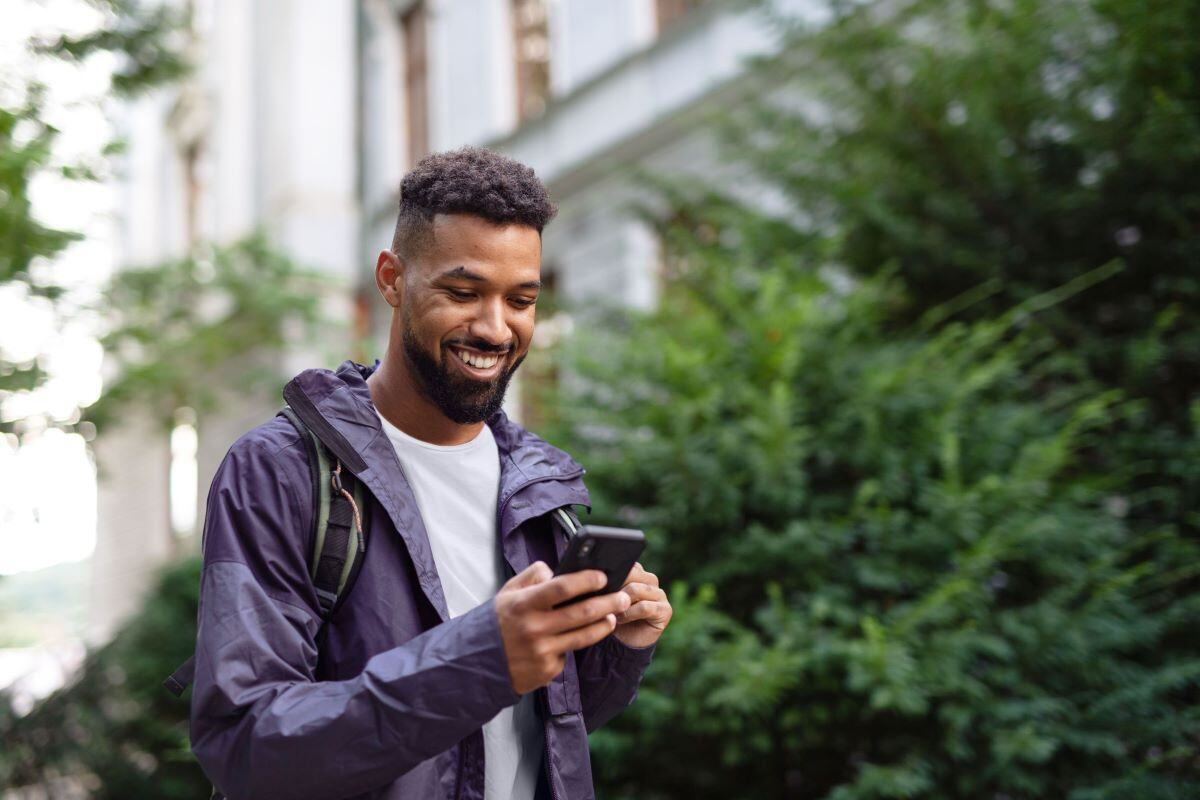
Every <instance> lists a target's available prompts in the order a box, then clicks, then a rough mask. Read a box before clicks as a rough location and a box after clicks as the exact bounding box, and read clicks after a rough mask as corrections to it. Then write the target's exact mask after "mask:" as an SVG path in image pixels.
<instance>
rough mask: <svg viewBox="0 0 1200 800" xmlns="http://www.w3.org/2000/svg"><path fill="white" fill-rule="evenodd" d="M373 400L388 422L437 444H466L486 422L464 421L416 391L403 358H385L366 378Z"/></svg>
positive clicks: (417, 437)
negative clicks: (457, 420)
mask: <svg viewBox="0 0 1200 800" xmlns="http://www.w3.org/2000/svg"><path fill="white" fill-rule="evenodd" d="M367 388H368V389H369V390H370V391H371V402H373V403H374V404H375V408H376V409H377V410H378V411H379V414H380V415H381V416H382V417H383V418H384V419H386V420H387V421H388V422H390V423H392V424H393V425H395V426H396V427H397V428H399V429H400V430H402V431H404V432H405V433H407V434H408V435H409V436H411V437H413V438H414V439H420V440H421V441H423V442H428V443H430V444H436V445H442V446H446V445H455V444H465V443H467V442H469V441H471V440H472V439H474V438H475V437H476V436H478V435H479V431H480V430H481V429H482V428H483V425H484V423H482V422H476V423H473V424H470V425H461V424H459V423H457V422H455V421H454V420H452V419H450V418H449V417H447V416H446V415H445V414H443V413H442V410H441V409H440V408H438V407H437V406H436V405H434V404H433V403H432V402H430V401H429V399H428V398H426V397H425V396H424V395H422V394H421V393H420V392H419V391H417V385H416V383H415V381H414V380H413V378H412V375H411V374H410V373H409V371H408V368H407V365H406V364H404V363H403V362H402V361H401V363H399V364H395V363H392V362H391V360H390V359H388V358H386V357H385V358H384V360H383V361H382V362H380V364H379V369H377V370H375V372H374V373H372V374H371V376H370V377H368V378H367Z"/></svg>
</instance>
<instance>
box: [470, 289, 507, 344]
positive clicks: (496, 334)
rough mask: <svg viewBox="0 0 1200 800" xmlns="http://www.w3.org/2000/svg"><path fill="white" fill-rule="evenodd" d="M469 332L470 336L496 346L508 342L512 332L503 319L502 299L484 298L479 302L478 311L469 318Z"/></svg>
mask: <svg viewBox="0 0 1200 800" xmlns="http://www.w3.org/2000/svg"><path fill="white" fill-rule="evenodd" d="M470 332H471V335H472V336H475V337H477V338H479V339H482V340H483V341H485V342H487V343H488V344H492V345H495V346H497V347H500V346H503V345H506V344H508V343H509V342H510V341H511V340H512V334H511V331H510V330H509V328H508V323H507V322H506V321H505V319H504V303H503V301H502V300H486V301H484V302H483V303H480V304H479V313H478V314H476V315H475V319H473V320H471V326H470Z"/></svg>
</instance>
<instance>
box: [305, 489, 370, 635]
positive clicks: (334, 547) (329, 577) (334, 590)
mask: <svg viewBox="0 0 1200 800" xmlns="http://www.w3.org/2000/svg"><path fill="white" fill-rule="evenodd" d="M352 535H354V509H353V508H352V507H351V505H350V501H349V500H347V499H346V498H345V496H344V495H342V494H341V493H340V492H334V493H333V495H332V496H331V497H330V498H329V521H328V522H327V523H326V525H325V546H324V547H323V548H322V549H321V556H320V560H318V561H317V573H316V576H315V577H314V578H313V585H314V586H316V587H317V599H318V601H319V602H320V604H321V613H322V616H323V617H324V618H325V619H328V618H329V615H330V614H332V613H333V608H334V606H335V605H336V604H337V601H338V583H339V582H340V581H341V579H342V570H343V569H344V568H345V566H346V551H347V550H348V549H349V547H350V537H351V536H352ZM358 557H359V558H361V553H360V554H359V555H358ZM348 588H349V587H344V588H343V590H342V594H345V592H346V589H348Z"/></svg>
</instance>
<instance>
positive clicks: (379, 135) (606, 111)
mask: <svg viewBox="0 0 1200 800" xmlns="http://www.w3.org/2000/svg"><path fill="white" fill-rule="evenodd" d="M758 5H760V4H758ZM769 5H770V6H771V7H772V8H773V9H774V10H776V11H780V10H782V11H784V12H785V13H794V12H803V11H804V10H805V8H806V7H808V6H812V5H815V3H814V2H812V0H776V2H774V3H771V4H769ZM193 9H194V13H195V28H196V40H195V44H194V50H195V52H194V55H195V61H196V63H197V64H198V70H197V71H196V73H195V74H194V75H193V76H192V77H191V78H189V79H188V80H187V81H186V82H184V83H183V84H182V85H180V86H178V87H174V88H172V89H169V90H164V91H162V92H160V93H158V94H157V95H155V96H153V97H149V98H147V99H145V100H143V101H140V102H138V103H137V104H136V105H134V106H132V107H129V108H127V109H125V110H124V111H123V112H122V115H121V118H122V120H123V123H122V127H123V133H124V135H125V138H126V139H127V140H128V141H129V143H130V146H129V148H128V152H129V154H130V156H129V158H128V163H127V164H126V168H125V170H124V173H123V180H122V183H121V186H120V191H121V192H122V203H121V207H122V208H123V210H124V213H123V216H122V219H121V221H120V235H119V237H118V239H119V241H120V243H121V252H120V253H119V257H118V262H119V263H122V262H123V263H149V262H155V261H160V260H164V259H167V258H173V257H178V256H179V255H181V254H183V253H185V252H187V251H188V249H189V248H191V247H194V246H195V245H196V244H197V242H202V241H208V242H216V243H228V242H230V241H233V240H236V239H237V238H239V237H242V236H244V235H246V234H248V233H250V232H252V231H254V230H260V229H261V230H264V231H266V232H267V234H268V235H269V237H270V238H271V240H272V241H273V243H274V244H275V245H276V246H277V247H279V248H280V249H282V250H283V251H284V252H286V253H288V254H289V255H291V256H292V257H293V258H294V259H295V260H296V261H297V262H299V263H302V264H305V265H309V266H314V267H317V268H319V269H321V270H322V271H324V272H325V273H327V274H328V275H330V276H332V277H334V278H335V279H336V283H337V285H338V286H340V287H341V288H340V289H339V290H338V291H337V292H336V293H335V294H334V296H332V297H330V298H329V303H330V308H331V309H332V310H333V312H334V313H337V314H339V315H341V316H342V318H347V319H351V320H352V321H353V324H352V325H351V326H350V327H349V330H351V331H359V332H361V333H365V334H366V336H367V337H368V338H369V340H370V341H372V342H373V344H374V346H375V347H377V348H379V350H378V351H377V352H376V353H373V354H371V355H377V354H381V353H382V347H383V345H384V342H385V337H386V332H387V326H388V322H389V316H388V314H387V311H388V309H387V308H386V307H385V306H383V304H382V302H381V301H379V300H378V298H377V297H376V295H375V288H374V280H373V267H374V263H375V257H376V254H377V253H378V252H379V250H380V249H383V248H385V247H387V246H388V245H389V244H390V242H391V238H392V228H393V226H394V223H395V213H396V203H397V191H398V187H399V182H400V178H401V177H402V176H403V174H404V173H405V171H407V169H408V168H409V167H410V166H411V165H412V164H413V163H415V161H416V160H417V159H419V158H420V157H421V156H422V155H424V154H425V153H428V152H432V151H438V150H446V149H451V148H455V147H459V146H462V145H465V144H474V145H481V146H485V147H490V148H494V149H497V150H500V151H502V152H506V153H508V154H510V155H512V156H513V157H515V158H517V159H519V160H521V161H523V162H524V163H526V164H529V165H530V166H532V167H533V168H534V169H535V170H536V171H537V173H538V174H539V176H541V178H542V179H543V181H545V182H546V184H547V185H548V186H549V188H550V191H551V195H552V197H553V198H554V200H555V201H556V202H557V203H558V205H559V209H560V212H559V216H558V218H557V220H556V221H554V222H553V223H552V224H551V225H550V226H549V227H548V228H547V230H546V233H545V237H544V252H543V272H544V278H545V280H546V282H547V284H548V285H549V286H550V287H552V288H553V291H554V292H555V293H556V295H557V296H558V299H559V300H560V301H561V302H562V304H564V305H566V306H567V307H569V306H570V305H571V304H573V303H583V302H587V303H589V304H594V303H596V302H607V303H614V304H620V305H624V306H632V307H638V308H648V307H651V306H653V304H654V303H655V301H656V298H657V294H658V290H659V263H660V260H661V257H660V248H659V242H658V241H657V239H656V237H655V235H654V233H653V232H652V231H651V230H650V229H649V228H648V227H647V226H645V225H644V224H642V223H640V222H639V221H638V220H637V219H636V218H635V216H634V215H633V214H632V213H630V207H629V204H630V202H631V201H633V200H635V199H636V198H638V197H639V195H640V193H641V189H640V188H639V182H638V180H637V179H635V178H633V177H631V175H632V173H631V171H630V167H631V166H636V167H638V168H641V169H646V170H650V171H654V172H660V173H674V174H679V173H693V174H698V175H702V176H712V175H715V174H718V173H719V172H720V171H721V169H722V167H721V164H720V159H719V158H718V157H717V154H716V147H715V143H714V137H713V134H712V131H711V129H710V127H709V126H708V125H707V124H706V119H707V117H708V116H709V115H710V114H711V112H712V111H713V110H714V109H716V108H718V107H721V106H722V105H725V104H727V103H728V102H729V101H730V100H731V99H733V98H736V96H737V94H738V92H739V91H740V88H739V87H740V86H741V82H742V81H744V80H745V74H746V66H745V61H746V59H747V58H748V57H749V56H753V55H759V54H763V53H766V52H769V51H771V50H772V48H774V47H775V46H776V44H775V41H776V36H775V31H774V28H773V26H772V24H771V23H770V21H769V19H768V17H767V15H766V14H765V13H764V11H763V9H762V8H760V7H757V5H756V6H755V7H751V8H747V7H743V6H740V5H736V4H731V3H722V2H718V0H709V1H708V2H705V0H356V2H338V3H331V2H328V0H254V2H245V0H193ZM543 327H544V329H545V330H546V331H551V330H552V329H553V327H554V326H550V325H546V326H543ZM542 330H543V328H539V334H540V332H541V331H542ZM346 338H347V341H346V342H344V343H343V344H344V345H345V350H346V352H347V353H349V351H350V348H351V342H350V341H349V338H350V337H349V336H347V337H346ZM331 344H333V345H336V344H337V343H331ZM535 344H537V341H536V340H535ZM334 349H337V348H336V347H334ZM313 358H314V356H313V354H312V353H309V352H304V351H302V350H301V349H297V350H296V351H295V352H293V353H292V354H290V355H289V357H288V358H287V361H288V362H289V363H288V364H287V365H284V369H283V370H281V371H282V372H283V373H290V372H295V371H298V370H299V369H301V368H303V367H304V366H310V365H312V362H313ZM325 366H331V365H330V364H325ZM519 396H520V391H519V387H514V389H513V390H512V391H511V392H510V413H513V414H514V415H515V416H517V417H518V418H520V417H521V413H522V409H521V407H520V403H519ZM278 402H279V400H278V398H277V397H257V396H255V397H247V396H244V395H242V394H239V393H238V392H237V391H236V388H235V387H230V389H229V390H228V402H227V403H226V404H224V405H223V407H222V409H221V410H220V413H217V414H211V415H206V416H202V417H201V418H199V419H196V420H194V424H195V431H196V433H197V436H196V438H195V446H194V447H192V448H187V449H186V451H181V450H180V448H179V447H178V446H177V447H176V449H175V452H174V453H173V452H172V449H171V444H170V439H169V437H167V436H166V435H165V433H164V432H162V431H158V430H149V429H146V428H142V427H139V426H138V424H137V423H136V422H135V421H131V422H129V423H126V427H125V428H123V429H121V430H115V431H107V432H105V433H104V434H103V435H102V436H101V437H100V439H99V440H98V441H97V443H96V454H97V459H98V462H99V464H100V471H101V484H100V487H99V504H100V507H99V530H98V536H97V547H96V552H95V556H94V558H93V564H94V566H93V598H92V599H93V602H92V604H91V608H92V609H93V620H92V625H91V627H92V631H93V634H92V637H93V639H94V640H103V639H104V638H107V636H108V635H109V634H110V633H111V632H112V630H113V629H114V626H115V625H116V624H118V623H119V622H120V620H121V619H123V618H124V617H125V616H126V615H128V614H129V613H130V612H131V611H133V610H134V609H135V608H136V607H137V605H138V603H139V601H140V598H141V596H142V595H143V594H144V592H145V590H146V588H147V586H148V583H149V580H150V577H151V576H152V574H153V572H154V570H155V569H156V568H157V567H158V566H160V565H161V564H162V563H163V562H164V561H166V560H168V559H170V558H172V557H174V556H176V555H178V554H180V553H183V552H187V551H189V550H193V549H195V548H196V547H197V546H198V544H197V539H198V537H197V536H196V535H195V533H194V532H195V530H196V529H197V528H198V526H199V525H200V523H201V520H200V514H201V513H202V508H198V509H197V512H198V513H196V514H194V515H188V514H184V515H183V518H184V519H185V520H188V519H190V518H191V517H193V516H194V517H195V521H194V522H190V523H189V522H186V521H185V522H182V523H181V522H179V521H178V520H179V519H180V514H179V513H178V505H179V503H180V502H184V503H185V504H189V503H190V504H192V505H195V506H198V507H202V505H203V503H204V499H205V496H206V494H207V487H208V483H209V481H210V480H211V478H212V475H213V473H214V471H215V469H216V467H217V465H218V464H219V462H220V460H221V458H222V457H223V455H224V453H225V451H226V450H227V448H228V447H229V445H230V444H231V443H232V442H233V441H234V440H235V439H236V438H237V437H238V436H239V435H240V434H241V433H242V432H244V431H245V430H247V429H249V428H250V427H253V426H254V425H255V424H257V423H259V422H261V421H262V420H263V419H266V418H267V417H268V416H269V415H270V414H271V413H273V411H274V409H275V408H276V407H277V405H278ZM185 421H186V422H187V424H188V425H190V424H191V422H192V420H190V419H187V420H185ZM176 438H177V441H178V440H186V437H182V439H180V437H176ZM192 458H194V459H195V463H194V466H193V468H192V469H193V470H194V476H195V486H192V487H188V488H189V491H182V492H181V491H179V490H178V487H176V488H174V489H173V488H172V481H171V480H170V478H169V476H170V475H171V473H172V464H173V462H174V464H175V467H176V468H178V467H179V466H180V465H179V462H180V460H181V459H184V460H190V459H192ZM176 474H184V475H187V474H188V472H187V470H184V471H183V472H179V471H178V469H177V471H176ZM172 495H174V497H172ZM172 500H174V503H175V505H176V507H177V508H176V509H175V514H174V517H175V519H176V522H175V523H172V508H171V504H172Z"/></svg>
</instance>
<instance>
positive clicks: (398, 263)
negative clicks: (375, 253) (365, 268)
mask: <svg viewBox="0 0 1200 800" xmlns="http://www.w3.org/2000/svg"><path fill="white" fill-rule="evenodd" d="M406 267H407V265H406V264H405V263H404V261H403V259H401V258H400V256H398V255H396V254H395V253H393V252H392V251H391V250H381V251H379V258H378V259H376V260H375V285H376V286H378V287H379V293H380V294H381V295H383V299H384V300H386V301H387V304H388V305H389V306H391V307H392V308H399V307H400V304H401V303H402V302H404V274H405V270H406Z"/></svg>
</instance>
